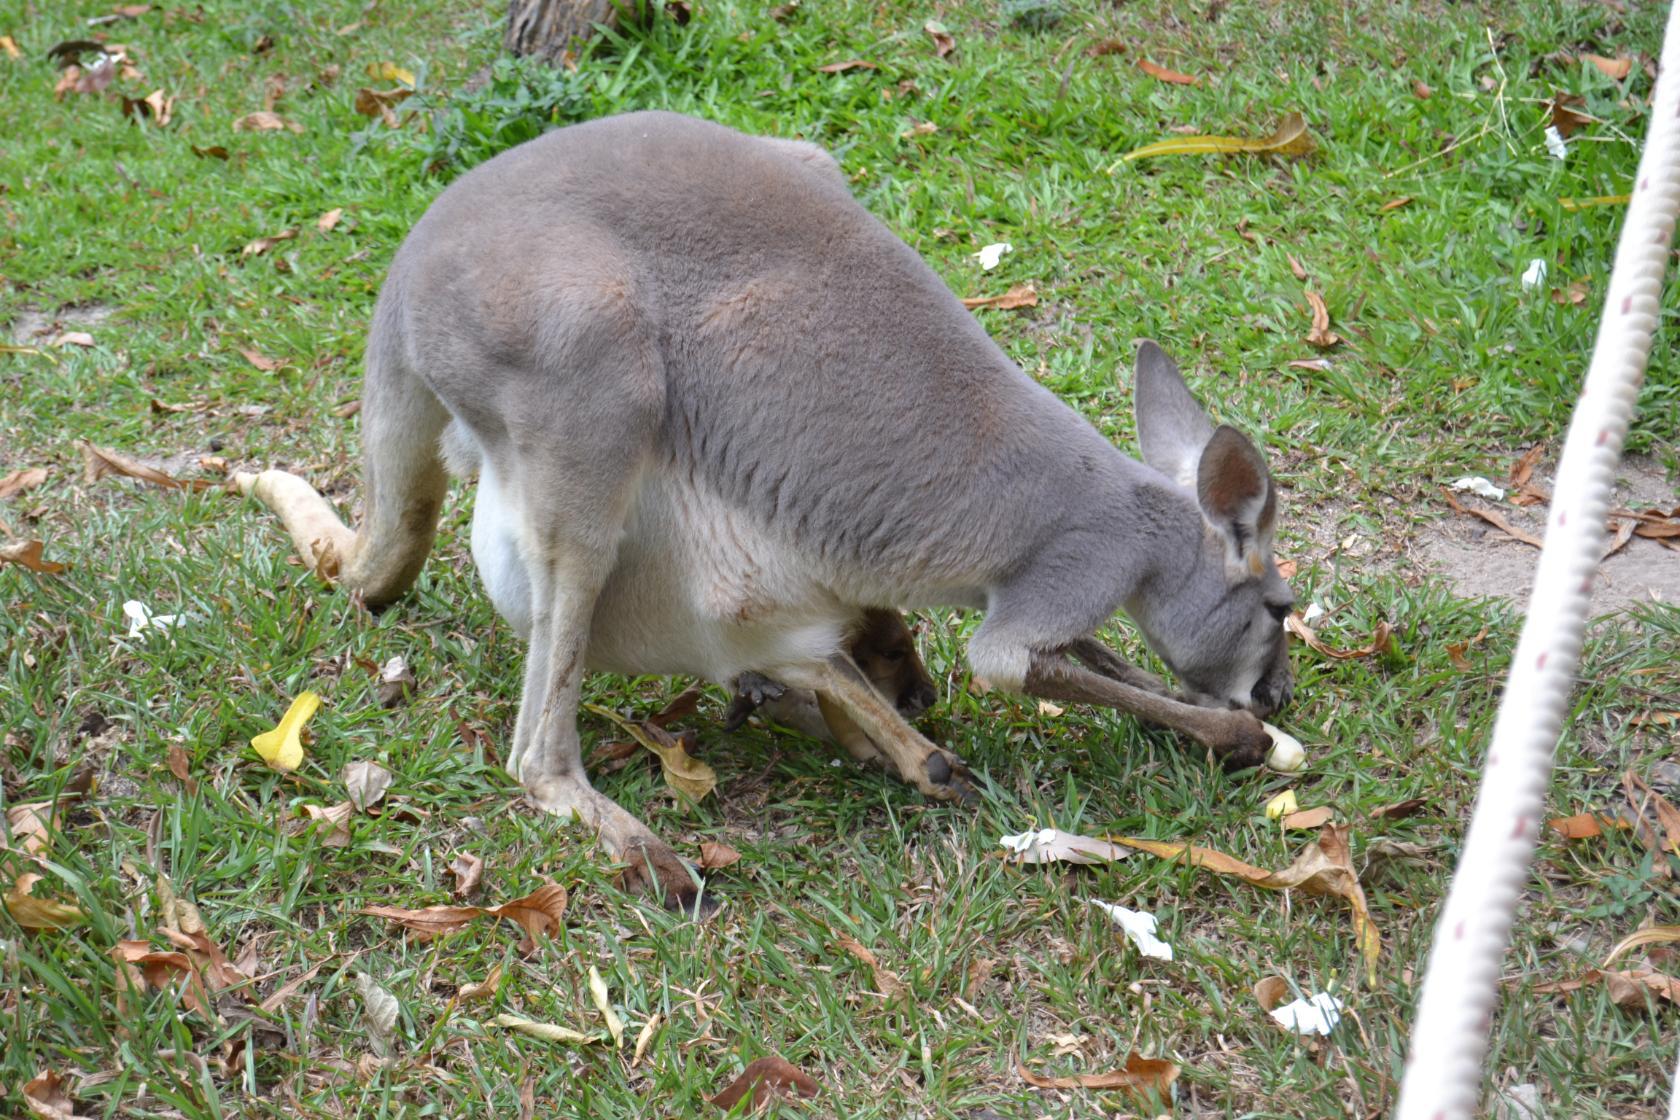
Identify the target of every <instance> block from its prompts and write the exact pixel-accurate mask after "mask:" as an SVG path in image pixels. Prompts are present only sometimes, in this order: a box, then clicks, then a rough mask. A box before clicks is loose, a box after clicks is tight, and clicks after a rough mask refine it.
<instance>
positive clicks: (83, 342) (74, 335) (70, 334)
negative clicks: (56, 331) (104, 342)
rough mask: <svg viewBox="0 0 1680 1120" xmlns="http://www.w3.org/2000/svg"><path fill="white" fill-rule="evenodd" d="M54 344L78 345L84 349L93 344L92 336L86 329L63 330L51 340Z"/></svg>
mask: <svg viewBox="0 0 1680 1120" xmlns="http://www.w3.org/2000/svg"><path fill="white" fill-rule="evenodd" d="M52 344H53V345H54V346H80V347H81V348H82V349H84V350H86V349H88V348H90V347H92V346H93V345H94V341H93V336H92V335H91V334H89V333H87V332H86V331H64V332H63V333H62V334H60V335H58V336H57V337H56V338H54V339H53V340H52Z"/></svg>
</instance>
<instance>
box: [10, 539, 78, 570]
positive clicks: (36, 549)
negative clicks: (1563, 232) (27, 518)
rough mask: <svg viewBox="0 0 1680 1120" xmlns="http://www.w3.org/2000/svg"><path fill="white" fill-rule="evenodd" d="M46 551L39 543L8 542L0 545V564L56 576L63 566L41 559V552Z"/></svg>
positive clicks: (29, 541)
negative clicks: (15, 565) (13, 565)
mask: <svg viewBox="0 0 1680 1120" xmlns="http://www.w3.org/2000/svg"><path fill="white" fill-rule="evenodd" d="M45 549H46V546H45V545H43V544H42V543H41V542H40V541H36V540H28V541H10V542H8V543H6V544H0V564H17V565H18V566H19V567H24V568H28V569H29V570H30V571H32V572H44V573H45V574H47V575H56V574H58V573H59V572H62V571H63V570H64V565H63V564H60V563H58V562H57V561H56V560H45V559H42V556H41V554H42V552H43V551H44V550H45Z"/></svg>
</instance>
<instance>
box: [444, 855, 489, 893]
mask: <svg viewBox="0 0 1680 1120" xmlns="http://www.w3.org/2000/svg"><path fill="white" fill-rule="evenodd" d="M449 873H450V874H451V875H453V876H455V897H456V898H471V897H472V896H473V895H474V894H476V893H477V891H478V885H479V881H480V880H481V879H483V878H484V860H482V859H480V858H479V857H478V856H475V855H473V854H472V853H471V852H456V853H455V858H454V859H452V860H450V861H449Z"/></svg>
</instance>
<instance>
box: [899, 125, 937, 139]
mask: <svg viewBox="0 0 1680 1120" xmlns="http://www.w3.org/2000/svg"><path fill="white" fill-rule="evenodd" d="M938 131H939V126H938V125H936V124H934V123H933V122H932V121H919V122H917V123H916V124H913V125H911V126H910V127H909V128H907V129H905V130H904V131H903V132H901V133H899V134H898V138H899V139H900V140H914V139H916V138H917V137H919V136H932V135H933V134H934V133H936V132H938Z"/></svg>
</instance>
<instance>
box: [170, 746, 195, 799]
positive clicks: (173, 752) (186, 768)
mask: <svg viewBox="0 0 1680 1120" xmlns="http://www.w3.org/2000/svg"><path fill="white" fill-rule="evenodd" d="M168 759H169V772H170V773H171V774H173V775H174V776H175V780H176V781H178V782H180V783H181V787H182V788H183V789H185V790H186V791H187V793H188V794H189V795H191V794H195V793H197V792H198V779H197V778H195V777H193V776H192V762H191V760H190V759H188V758H187V751H186V748H185V747H183V746H181V744H179V743H171V744H169V753H168Z"/></svg>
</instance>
